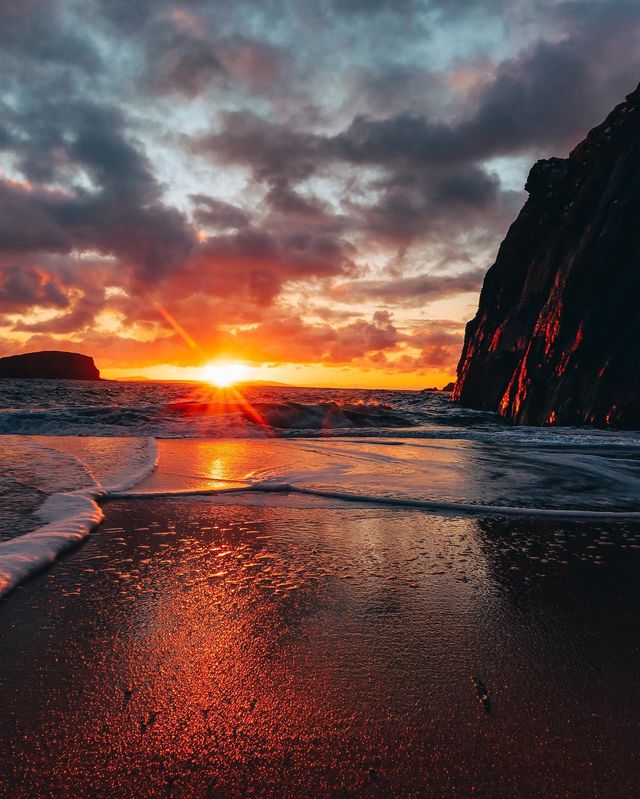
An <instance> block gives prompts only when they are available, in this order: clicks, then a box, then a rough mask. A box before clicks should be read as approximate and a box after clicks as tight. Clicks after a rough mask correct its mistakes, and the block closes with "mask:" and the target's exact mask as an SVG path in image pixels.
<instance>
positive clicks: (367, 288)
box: [332, 269, 485, 306]
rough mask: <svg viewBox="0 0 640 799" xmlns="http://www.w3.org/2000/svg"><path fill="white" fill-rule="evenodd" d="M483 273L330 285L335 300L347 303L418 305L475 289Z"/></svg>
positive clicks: (482, 277) (416, 276)
mask: <svg viewBox="0 0 640 799" xmlns="http://www.w3.org/2000/svg"><path fill="white" fill-rule="evenodd" d="M484 275H485V270H484V269H475V270H472V271H469V272H463V273H461V274H458V275H429V274H424V275H415V276H413V277H401V278H395V279H386V280H357V281H352V282H349V283H340V284H338V285H336V286H334V287H333V289H332V294H333V296H334V298H335V299H338V300H340V301H341V302H348V303H351V302H361V301H362V300H375V301H377V302H387V303H396V304H398V305H406V306H421V305H424V304H425V303H428V302H434V301H435V300H441V299H445V298H446V297H451V296H455V295H456V294H462V293H465V292H473V291H479V290H480V288H481V287H482V281H483V280H484Z"/></svg>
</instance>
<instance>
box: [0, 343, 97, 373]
mask: <svg viewBox="0 0 640 799" xmlns="http://www.w3.org/2000/svg"><path fill="white" fill-rule="evenodd" d="M2 377H25V378H34V379H35V378H45V379H57V380H100V372H99V371H98V370H97V368H96V365H95V364H94V362H93V358H90V357H89V356H88V355H79V354H78V353H76V352H56V351H53V350H52V351H45V352H29V353H26V354H25V355H10V356H9V357H8V358H0V378H2Z"/></svg>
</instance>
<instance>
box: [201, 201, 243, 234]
mask: <svg viewBox="0 0 640 799" xmlns="http://www.w3.org/2000/svg"><path fill="white" fill-rule="evenodd" d="M190 199H191V202H192V203H193V204H194V205H195V206H196V208H195V210H194V212H193V218H194V219H195V221H196V222H197V223H198V224H199V225H202V226H203V227H208V228H211V229H212V230H228V229H230V228H231V229H236V230H237V229H239V228H243V227H247V226H248V225H249V223H250V221H251V219H250V216H249V214H248V213H247V212H246V211H243V210H242V208H238V206H237V205H233V204H232V203H226V202H224V201H223V200H217V199H216V198H215V197H208V196H207V195H206V194H191V195H190Z"/></svg>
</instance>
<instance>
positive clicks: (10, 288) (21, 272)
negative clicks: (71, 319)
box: [0, 265, 69, 313]
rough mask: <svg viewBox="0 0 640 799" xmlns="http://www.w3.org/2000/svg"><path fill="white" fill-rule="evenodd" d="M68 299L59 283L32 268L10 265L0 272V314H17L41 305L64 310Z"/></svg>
mask: <svg viewBox="0 0 640 799" xmlns="http://www.w3.org/2000/svg"><path fill="white" fill-rule="evenodd" d="M68 304H69V299H68V297H67V295H66V293H65V292H64V290H63V288H62V286H61V285H60V283H59V282H58V281H57V280H56V279H55V278H53V277H52V276H50V275H47V274H45V273H43V272H42V271H40V270H38V269H34V268H33V267H24V266H18V265H10V266H7V267H5V268H4V269H2V271H1V272H0V312H2V313H14V312H19V311H21V310H22V309H23V308H25V307H29V306H32V305H41V306H44V307H48V308H66V307H67V305H68Z"/></svg>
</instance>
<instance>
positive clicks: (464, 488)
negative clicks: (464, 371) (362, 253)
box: [0, 381, 640, 799]
mask: <svg viewBox="0 0 640 799" xmlns="http://www.w3.org/2000/svg"><path fill="white" fill-rule="evenodd" d="M0 400H1V405H2V408H1V410H0V430H1V431H2V433H3V435H1V436H0V475H1V477H0V538H1V539H2V540H0V596H1V597H2V598H1V599H0V662H2V664H3V668H2V675H1V678H0V704H1V705H2V707H3V714H2V715H1V717H0V741H1V742H2V745H3V749H4V751H5V752H6V753H7V756H6V757H5V758H4V759H3V762H2V763H1V764H0V795H3V796H4V795H7V796H9V795H11V796H13V797H15V798H16V799H22V798H23V797H24V799H27V798H28V799H30V798H31V797H33V796H43V797H44V796H52V797H53V796H79V795H88V794H90V795H93V796H97V797H105V798H106V797H108V796H109V797H110V796H133V795H136V796H141V797H147V796H148V797H152V796H156V797H157V796H182V797H191V796H193V797H206V796H224V797H246V796H254V797H265V796H274V797H275V796H278V797H280V796H291V797H294V796H300V795H309V796H357V797H367V799H369V797H381V798H382V797H388V796H407V797H420V796H424V795H432V796H465V797H466V796H471V795H480V796H545V797H547V796H548V797H565V796H584V797H605V796H606V797H617V796H620V797H623V796H624V797H626V796H633V795H637V794H638V791H639V790H640V772H639V771H638V769H637V767H635V766H634V765H633V761H634V757H635V749H634V747H635V736H636V734H637V725H638V718H640V711H639V708H640V689H639V688H638V687H637V679H636V675H637V663H638V651H639V648H640V637H639V631H638V625H637V618H638V613H639V612H640V592H639V591H638V581H637V573H638V568H639V567H640V503H639V502H638V496H639V489H640V434H639V433H637V432H621V431H612V430H604V431H603V430H590V429H572V428H526V427H513V426H510V425H508V424H506V423H505V422H503V421H502V420H500V419H499V418H498V417H496V416H495V415H493V414H489V413H480V412H475V411H470V410H466V409H463V408H460V407H458V406H456V405H453V404H452V403H451V402H450V400H449V395H447V394H442V393H423V392H409V391H360V390H334V389H306V388H305V389H296V388H284V387H277V388H276V387H268V388H263V387H248V388H243V389H242V392H241V393H240V392H239V391H237V392H236V391H231V390H228V391H224V392H222V391H217V390H215V389H212V388H208V387H206V386H202V385H196V384H194V385H189V384H177V383H173V384H158V383H153V384H151V383H135V384H134V383H129V384H127V383H112V382H106V381H105V382H103V383H64V382H48V381H42V382H39V381H3V382H2V383H0ZM27 578H28V579H27Z"/></svg>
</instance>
